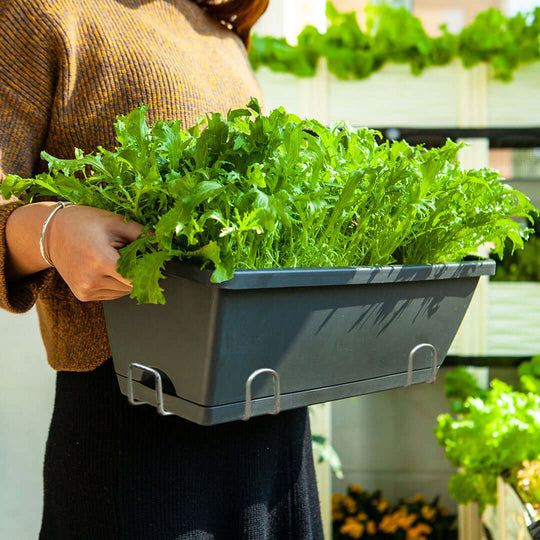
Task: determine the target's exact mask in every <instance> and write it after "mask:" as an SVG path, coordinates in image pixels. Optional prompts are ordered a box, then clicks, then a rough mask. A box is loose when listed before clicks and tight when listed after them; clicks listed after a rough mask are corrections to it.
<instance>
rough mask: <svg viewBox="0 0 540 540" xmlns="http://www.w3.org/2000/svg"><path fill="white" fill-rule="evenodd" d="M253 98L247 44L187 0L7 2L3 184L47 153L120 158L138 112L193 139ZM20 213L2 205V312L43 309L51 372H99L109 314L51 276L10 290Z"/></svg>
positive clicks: (2, 48)
mask: <svg viewBox="0 0 540 540" xmlns="http://www.w3.org/2000/svg"><path fill="white" fill-rule="evenodd" d="M250 96H256V97H258V98H259V99H261V95H260V88H259V86H258V84H257V82H256V80H255V78H254V76H253V74H252V72H251V69H250V67H249V63H248V60H247V56H246V51H245V48H244V45H243V43H242V41H241V40H240V38H238V36H236V35H235V34H234V33H233V32H231V31H229V30H227V29H226V28H225V27H224V26H222V25H221V24H220V23H219V22H217V21H215V20H213V19H211V18H210V17H209V16H207V15H206V14H205V13H204V12H203V11H202V10H201V9H200V8H199V7H198V6H197V5H196V4H195V3H193V2H191V1H189V0H0V121H1V124H0V180H1V179H2V178H4V177H5V175H6V174H9V173H14V174H18V175H20V176H23V177H30V176H33V175H35V174H36V173H38V172H41V171H42V170H44V168H45V167H44V164H43V162H42V161H41V160H40V158H39V154H40V151H41V150H46V151H47V152H48V153H49V154H52V155H53V156H56V157H59V158H70V157H73V149H74V148H80V149H82V150H83V151H85V152H92V151H95V149H96V147H97V146H98V145H101V146H103V147H105V148H108V149H111V150H112V149H114V147H115V139H114V128H113V122H114V120H115V118H116V116H117V115H120V114H127V113H128V112H129V111H131V110H132V109H134V108H135V107H137V106H139V105H140V104H141V103H144V104H148V105H149V111H148V120H149V121H150V122H154V121H155V120H157V119H165V118H166V119H180V120H181V121H182V123H183V125H184V127H189V126H191V125H193V124H194V123H195V121H196V120H197V118H198V117H199V116H200V115H201V114H204V113H206V112H211V111H218V112H221V113H226V112H227V110H228V109H230V108H238V107H241V106H245V105H246V104H247V102H248V101H249V98H250ZM21 204H22V203H21V202H10V203H4V204H0V306H1V307H3V308H5V309H7V310H9V311H12V312H14V313H22V312H25V311H27V310H29V309H30V308H31V307H32V306H33V305H34V303H36V302H37V310H38V314H39V320H40V327H41V333H42V336H43V341H44V343H45V347H46V350H47V355H48V360H49V363H50V365H51V366H52V367H53V368H54V369H56V370H68V371H89V370H92V369H94V368H96V367H97V366H99V365H100V364H102V363H103V362H104V361H105V360H107V359H108V358H109V357H110V356H111V352H110V349H109V342H108V338H107V330H106V327H105V321H104V317H103V306H102V303H101V302H86V303H84V302H80V301H79V300H77V299H76V298H75V296H73V294H72V293H71V291H70V290H69V288H68V287H67V285H66V284H65V282H64V281H63V280H62V278H61V277H60V275H59V274H58V273H57V272H56V270H54V269H50V270H45V271H43V272H40V273H38V274H35V275H33V276H30V277H28V278H27V279H24V280H21V281H20V282H15V283H9V284H8V283H7V282H6V278H5V260H6V238H5V226H6V222H7V219H8V217H9V215H10V213H11V212H12V211H13V210H14V209H15V208H17V206H19V205H21ZM2 333H3V334H5V329H2Z"/></svg>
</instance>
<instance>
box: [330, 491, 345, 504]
mask: <svg viewBox="0 0 540 540" xmlns="http://www.w3.org/2000/svg"><path fill="white" fill-rule="evenodd" d="M344 498H345V495H342V494H341V493H333V494H332V505H337V504H339V503H340V502H341V501H342V500H343V499H344Z"/></svg>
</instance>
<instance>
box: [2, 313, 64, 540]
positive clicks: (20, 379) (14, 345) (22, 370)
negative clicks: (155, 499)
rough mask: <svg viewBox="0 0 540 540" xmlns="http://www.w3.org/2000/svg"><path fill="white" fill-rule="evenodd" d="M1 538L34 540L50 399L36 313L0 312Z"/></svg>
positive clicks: (50, 379)
mask: <svg viewBox="0 0 540 540" xmlns="http://www.w3.org/2000/svg"><path fill="white" fill-rule="evenodd" d="M0 375H1V376H0V471H1V472H0V538H3V539H4V538H5V539H6V540H7V539H9V540H36V538H37V537H38V533H39V527H40V524H41V511H42V489H43V484H42V464H43V456H44V451H45V442H46V437H47V432H48V429H49V422H50V419H51V414H52V406H53V399H54V383H55V374H54V371H53V370H52V369H51V368H49V366H48V364H47V361H46V357H45V351H44V349H43V345H42V342H41V336H40V334H39V328H38V322H37V315H36V312H35V310H32V311H30V312H29V313H27V314H24V315H12V314H10V313H8V312H6V311H4V310H0Z"/></svg>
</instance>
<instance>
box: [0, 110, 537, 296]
mask: <svg viewBox="0 0 540 540" xmlns="http://www.w3.org/2000/svg"><path fill="white" fill-rule="evenodd" d="M145 112H146V107H140V108H138V109H136V110H134V111H133V112H132V113H130V114H129V115H128V116H126V117H120V118H118V120H117V122H116V125H115V127H116V131H117V135H118V141H119V146H118V148H116V149H115V150H114V151H109V150H105V149H103V148H98V150H97V152H96V154H91V155H83V153H82V152H81V151H79V150H76V152H75V159H71V160H60V159H57V158H54V157H52V156H49V155H48V154H43V157H44V159H46V160H47V161H48V162H49V173H45V174H41V175H39V176H37V177H36V178H35V179H22V178H19V177H16V176H8V178H7V179H6V181H5V182H4V183H3V184H2V185H1V186H0V190H1V191H2V194H3V196H4V197H7V198H9V197H11V196H12V195H15V196H19V197H24V198H26V200H28V201H31V200H33V198H34V197H37V196H44V195H46V196H53V197H58V198H61V199H65V200H69V201H72V202H75V203H77V204H84V205H88V206H93V207H97V208H101V209H104V210H109V211H112V212H116V213H118V214H120V215H122V216H124V217H125V218H126V219H133V220H135V221H137V222H139V223H141V224H142V225H143V226H144V229H143V235H142V236H141V237H140V238H139V239H138V240H136V241H135V242H133V243H132V244H130V245H128V246H126V247H124V248H123V249H122V250H121V251H120V253H121V257H120V260H119V265H118V268H119V271H120V273H121V274H122V275H123V276H125V277H127V278H128V279H132V280H133V295H132V296H133V297H135V298H137V299H138V300H139V301H140V302H155V303H160V302H161V303H162V302H164V298H163V294H162V291H161V288H160V286H159V280H160V279H162V277H163V269H164V267H165V264H166V263H167V262H168V261H169V260H171V259H172V258H176V259H180V260H193V261H195V262H198V263H199V264H201V265H203V266H206V265H207V266H209V267H210V268H212V270H213V273H212V277H211V279H212V281H214V282H221V281H223V280H226V279H230V278H231V277H232V276H233V273H234V270H236V269H249V268H279V267H299V266H302V267H317V266H359V265H382V264H392V263H411V264H412V263H416V264H421V263H436V262H450V261H460V260H462V259H463V258H464V257H465V256H467V255H469V254H470V253H474V252H475V251H476V249H477V248H478V246H480V245H481V244H483V243H485V242H486V241H490V242H493V243H494V245H495V251H496V252H498V253H501V252H502V250H503V246H504V242H505V240H506V239H507V238H508V239H510V241H511V242H512V244H513V247H514V248H520V247H522V246H523V239H524V238H527V236H528V234H529V229H527V228H523V227H521V226H520V225H519V224H518V223H517V222H516V221H514V219H513V217H515V216H521V217H524V218H527V217H528V216H529V214H530V213H531V212H533V211H534V208H533V207H532V205H531V204H530V202H529V200H528V199H527V198H526V197H525V196H524V195H523V194H521V193H519V192H518V191H516V190H514V189H512V188H510V187H509V186H507V185H506V184H504V183H503V182H502V178H501V176H500V175H499V174H498V173H497V172H496V171H493V170H490V169H482V170H472V171H464V170H461V169H460V168H459V164H458V163H457V161H456V155H457V152H458V150H459V148H460V146H459V145H457V144H455V143H453V142H451V141H448V142H447V143H446V144H445V146H444V147H442V148H439V149H430V150H426V149H425V148H423V147H422V146H416V147H412V146H410V145H408V144H407V143H406V142H403V141H401V142H394V143H390V142H384V143H382V144H380V143H379V142H378V133H377V132H375V131H372V130H369V129H360V130H354V129H352V128H350V127H349V126H347V125H346V124H343V123H342V124H338V125H336V126H334V127H331V128H327V127H325V126H323V125H321V124H320V123H319V122H317V121H315V120H300V119H299V118H298V117H296V116H293V115H290V114H288V113H287V112H286V111H285V110H283V108H279V109H276V110H274V111H272V112H270V113H269V114H268V115H263V114H262V113H261V110H260V107H259V104H258V103H257V102H256V100H252V101H251V102H250V103H249V104H248V106H247V108H242V109H237V110H233V111H229V113H228V114H227V116H226V117H225V118H223V117H222V116H220V115H219V114H210V115H208V116H207V117H206V118H203V119H201V120H200V122H199V123H198V124H197V125H195V126H193V127H192V128H191V129H189V130H184V129H182V126H181V123H180V122H179V121H160V122H157V123H156V124H154V125H153V126H148V125H147V123H146V120H145Z"/></svg>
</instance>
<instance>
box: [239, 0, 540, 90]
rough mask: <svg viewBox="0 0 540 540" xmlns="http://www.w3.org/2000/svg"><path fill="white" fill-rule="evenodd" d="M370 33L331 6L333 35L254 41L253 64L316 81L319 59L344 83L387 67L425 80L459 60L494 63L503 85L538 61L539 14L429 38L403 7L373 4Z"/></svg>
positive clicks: (492, 12)
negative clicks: (294, 41) (425, 74)
mask: <svg viewBox="0 0 540 540" xmlns="http://www.w3.org/2000/svg"><path fill="white" fill-rule="evenodd" d="M366 12H367V23H366V29H365V31H364V30H362V29H361V28H360V26H359V24H358V21H357V18H356V13H354V12H350V13H340V12H338V11H337V10H336V9H335V7H334V6H333V4H332V3H331V2H328V4H327V11H326V13H327V17H328V23H329V25H328V28H327V31H326V32H325V33H323V34H321V33H320V32H318V31H317V30H316V29H315V28H314V27H312V26H307V27H306V28H305V29H304V30H302V32H301V33H300V35H299V36H298V45H297V46H292V45H290V44H288V43H287V41H286V40H285V39H284V38H279V39H278V38H273V37H270V36H266V37H260V36H257V35H255V36H253V39H252V46H251V49H250V53H249V55H250V60H251V63H252V66H253V68H254V69H257V68H258V67H259V66H263V65H264V66H267V67H269V68H270V69H272V70H274V71H283V72H289V73H293V74H294V75H296V76H298V77H312V76H313V75H315V73H316V70H317V63H318V61H319V58H321V57H325V58H326V59H327V64H328V69H329V71H330V72H331V73H333V74H334V75H335V76H336V77H338V78H340V79H344V80H346V79H364V78H366V77H369V76H370V75H371V74H372V73H373V72H375V71H377V70H379V69H380V68H381V67H382V66H383V65H384V64H386V63H387V62H393V63H400V64H403V63H406V64H409V65H410V67H411V72H412V73H413V74H415V75H419V74H420V73H421V72H422V71H423V70H424V69H425V68H427V67H429V66H441V65H446V64H448V63H449V62H451V61H452V60H453V59H454V58H457V57H459V58H461V60H462V62H463V65H464V66H466V67H471V66H474V65H475V64H477V63H479V62H489V63H490V64H491V65H492V66H493V74H494V77H495V78H497V79H501V80H503V81H510V80H511V79H512V74H513V73H514V71H515V70H516V69H517V68H518V67H519V65H520V64H522V63H526V62H533V61H538V60H540V7H538V8H536V9H535V11H534V12H533V13H532V14H530V15H529V16H527V15H522V14H518V15H515V16H514V17H510V18H509V17H506V16H505V15H503V14H502V13H501V12H500V11H498V10H496V9H493V8H492V9H489V10H487V11H484V12H482V13H480V14H479V15H478V16H477V17H476V19H475V20H474V22H473V23H471V24H470V25H469V26H467V27H466V28H464V29H463V31H462V32H461V33H460V34H458V35H456V34H451V33H450V32H448V30H447V29H446V27H445V26H442V27H441V35H439V36H437V37H431V36H428V35H427V34H426V32H425V30H424V28H423V26H422V23H421V21H420V20H419V19H418V18H417V17H414V16H413V15H412V14H411V13H410V12H409V11H408V10H407V9H405V8H392V7H390V6H387V5H384V4H382V5H377V6H375V5H368V7H367V8H366Z"/></svg>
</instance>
